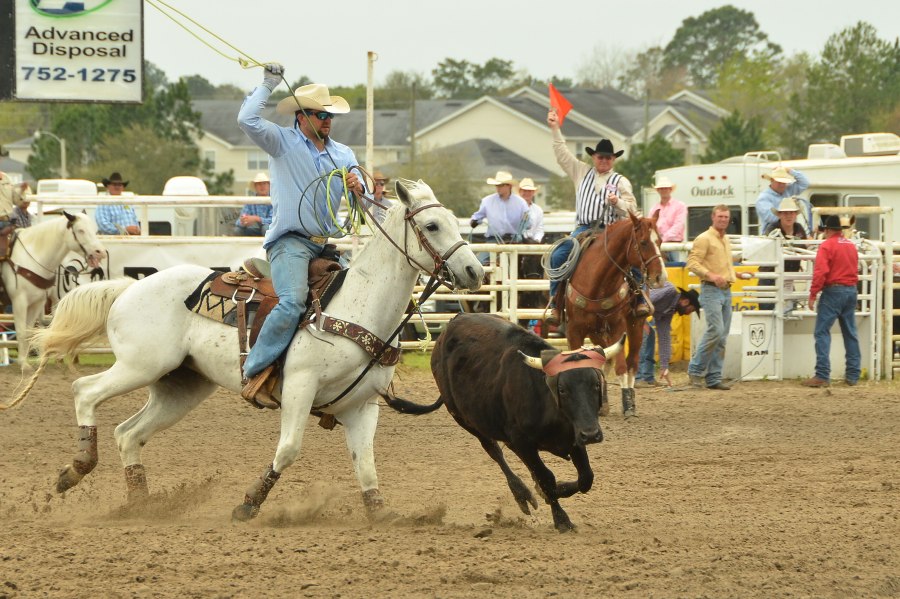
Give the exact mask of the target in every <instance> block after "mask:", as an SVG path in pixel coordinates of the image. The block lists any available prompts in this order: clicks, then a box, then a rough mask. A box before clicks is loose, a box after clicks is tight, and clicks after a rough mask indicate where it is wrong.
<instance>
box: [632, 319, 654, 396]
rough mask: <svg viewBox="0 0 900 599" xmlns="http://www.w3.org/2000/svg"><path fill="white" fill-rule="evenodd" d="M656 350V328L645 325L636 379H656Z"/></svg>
mask: <svg viewBox="0 0 900 599" xmlns="http://www.w3.org/2000/svg"><path fill="white" fill-rule="evenodd" d="M655 351H656V328H655V327H653V326H650V325H646V324H645V325H644V338H643V340H642V341H641V353H640V354H638V369H637V374H636V375H635V377H634V378H635V380H638V381H644V382H647V383H652V382H654V381H655V380H656V379H655V378H654V377H655V373H654V370H655V368H656V361H655V360H654V359H653V357H654V354H655Z"/></svg>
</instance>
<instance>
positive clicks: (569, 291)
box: [566, 227, 662, 316]
mask: <svg viewBox="0 0 900 599" xmlns="http://www.w3.org/2000/svg"><path fill="white" fill-rule="evenodd" d="M608 233H609V227H607V228H606V231H604V233H603V251H604V252H606V256H607V257H608V258H609V260H610V262H612V263H613V265H614V266H615V267H616V268H617V269H618V270H619V271H620V272H621V273H622V276H623V277H624V280H623V282H622V284H621V285H620V286H619V287H617V288H616V290H615V291H613V292H612V293H611V294H610V295H608V296H606V297H601V298H596V299H595V298H590V297H588V296H586V295H584V294H583V293H581V292H580V291H578V290H577V289H576V288H575V286H574V285H573V284H572V281H569V283H568V285H567V286H566V298H568V299H569V301H571V302H572V303H573V304H574V305H575V306H577V307H579V308H581V309H582V310H584V311H585V312H590V313H596V314H603V315H607V316H608V315H611V314H614V313H616V312H618V311H619V310H622V309H623V308H625V306H627V305H628V302H627V299H628V292H629V283H628V280H629V279H630V278H631V277H632V275H631V273H630V272H629V271H628V270H626V269H625V268H622V266H621V265H620V264H619V263H618V262H616V259H615V258H614V257H613V256H612V254H610V253H609V239H608V237H607V234H608ZM594 240H596V237H595V238H594ZM628 250H629V251H632V250H634V252H635V253H636V254H637V256H638V259H640V261H641V276H642V277H643V278H647V272H648V270H649V268H650V262H652V261H653V260H655V259H656V258H659V259H662V256H654V257H653V258H651V259H650V260H644V257H643V256H642V255H641V251H640V248H638V241H637V236H636V235H635V233H634V228H632V229H631V242H630V244H629V246H628ZM626 255H627V254H626Z"/></svg>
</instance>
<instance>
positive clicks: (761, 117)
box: [710, 53, 809, 149]
mask: <svg viewBox="0 0 900 599" xmlns="http://www.w3.org/2000/svg"><path fill="white" fill-rule="evenodd" d="M808 67H809V56H808V55H806V54H804V53H800V54H797V55H794V56H792V57H791V58H788V59H783V58H780V57H768V56H765V55H760V54H753V55H750V56H746V55H735V56H733V57H732V58H731V59H730V60H728V61H727V62H726V63H725V64H724V65H722V67H721V68H720V69H719V74H718V77H717V84H716V87H715V89H713V90H711V92H710V96H711V99H712V101H713V102H715V103H716V104H718V105H719V106H721V107H722V108H725V109H726V110H729V111H732V112H739V113H740V114H741V115H742V116H743V117H745V118H747V119H756V120H757V122H758V124H759V125H760V127H761V128H762V139H763V141H764V142H765V143H764V144H761V145H760V146H758V147H757V148H755V149H759V148H761V147H774V146H776V145H779V142H780V140H781V139H782V138H783V136H784V134H783V129H784V128H785V126H786V122H785V115H786V113H787V109H788V105H789V101H790V98H791V96H792V95H793V94H795V93H797V92H798V91H800V90H802V89H803V88H804V87H805V84H806V71H807V69H808ZM773 73H778V76H773Z"/></svg>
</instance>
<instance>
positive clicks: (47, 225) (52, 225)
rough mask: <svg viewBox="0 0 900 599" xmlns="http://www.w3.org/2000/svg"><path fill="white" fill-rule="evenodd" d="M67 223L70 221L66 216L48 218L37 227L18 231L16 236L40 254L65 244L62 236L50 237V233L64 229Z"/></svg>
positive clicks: (80, 216) (79, 216) (84, 215)
mask: <svg viewBox="0 0 900 599" xmlns="http://www.w3.org/2000/svg"><path fill="white" fill-rule="evenodd" d="M75 216H76V217H77V218H87V215H86V214H77V215H75ZM66 222H68V221H67V219H66V217H65V216H60V217H58V218H56V217H51V218H46V219H44V220H42V221H41V222H39V223H37V224H36V225H32V226H30V227H26V228H23V229H16V234H17V235H18V236H19V237H20V238H21V239H22V241H26V242H27V243H28V245H29V247H30V248H31V249H32V250H33V251H35V252H40V251H41V250H43V249H44V248H45V246H50V245H56V244H60V243H62V242H63V239H62V236H61V235H48V233H50V232H51V231H54V230H55V229H64V228H65V223H66ZM60 225H62V226H60Z"/></svg>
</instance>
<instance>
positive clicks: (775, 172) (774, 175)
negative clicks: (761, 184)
mask: <svg viewBox="0 0 900 599" xmlns="http://www.w3.org/2000/svg"><path fill="white" fill-rule="evenodd" d="M763 179H768V180H769V181H777V182H779V183H793V182H794V181H796V179H795V178H794V176H793V175H791V174H790V173H789V172H788V170H787V169H786V168H784V167H783V166H776V167H775V168H773V169H772V172H771V173H765V174H764V175H763Z"/></svg>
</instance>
